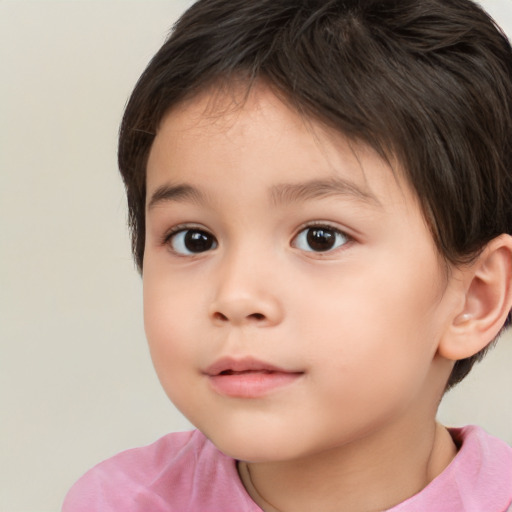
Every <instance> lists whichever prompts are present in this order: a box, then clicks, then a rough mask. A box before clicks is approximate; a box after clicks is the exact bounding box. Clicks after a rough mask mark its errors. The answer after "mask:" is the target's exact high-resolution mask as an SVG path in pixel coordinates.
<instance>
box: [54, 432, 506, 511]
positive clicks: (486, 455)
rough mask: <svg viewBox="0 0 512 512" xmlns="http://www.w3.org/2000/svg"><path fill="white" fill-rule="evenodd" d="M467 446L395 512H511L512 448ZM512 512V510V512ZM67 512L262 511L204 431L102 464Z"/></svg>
mask: <svg viewBox="0 0 512 512" xmlns="http://www.w3.org/2000/svg"><path fill="white" fill-rule="evenodd" d="M451 434H452V436H453V438H454V440H455V441H456V443H457V444H461V448H460V450H459V452H458V454H457V456H456V457H455V458H454V459H453V461H452V462H451V463H450V465H449V466H448V467H447V468H446V469H445V471H443V473H442V474H441V475H439V476H438V477H437V478H436V479H435V480H433V481H432V482H431V483H430V484H429V485H428V486H427V487H426V488H425V489H423V490H422V491H421V492H419V493H418V494H416V495H415V496H413V497H412V498H409V499H408V500H406V501H404V502H403V503H401V504H400V505H397V506H395V507H393V508H392V509H389V512H505V511H507V510H508V508H509V507H511V506H512V505H511V504H512V448H511V447H509V446H508V445H507V444H506V443H504V442H503V441H500V440H499V439H496V438H495V437H492V436H490V435H488V434H487V433H485V432H484V431H483V430H482V429H481V428H479V427H474V426H469V427H464V428H461V429H451ZM510 510H511V511H512V508H511V509H510ZM62 511H63V512H261V509H260V508H259V507H258V506H257V505H256V504H255V503H254V502H253V501H252V499H251V498H250V497H249V495H248V494H247V492H246V490H245V488H244V486H243V485H242V483H241V481H240V478H239V476H238V473H237V469H236V461H235V460H233V459H232V458H230V457H227V456H226V455H224V454H223V453H221V452H220V451H219V450H218V449H217V448H216V447H215V446H214V445H213V444H212V443H211V442H210V441H208V440H207V439H206V437H205V436H204V435H203V434H201V432H199V431H197V430H194V431H191V432H180V433H175V434H168V435H167V436H165V437H163V438H161V439H159V440H158V441H156V442H155V443H153V444H151V445H149V446H146V447H143V448H136V449H133V450H128V451H125V452H122V453H120V454H119V455H116V456H115V457H112V458H111V459H108V460H106V461H105V462H102V463H101V464H98V465H97V466H96V467H94V468H93V469H91V470H90V471H89V472H88V473H86V474H85V475H84V476H83V477H82V478H81V479H80V480H79V481H78V482H77V483H76V484H75V485H74V486H73V487H72V488H71V490H70V492H69V493H68V495H67V496H66V499H65V501H64V505H63V509H62Z"/></svg>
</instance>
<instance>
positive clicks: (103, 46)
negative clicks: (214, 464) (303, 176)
mask: <svg viewBox="0 0 512 512" xmlns="http://www.w3.org/2000/svg"><path fill="white" fill-rule="evenodd" d="M188 4H189V2H187V1H184V0H169V1H150V0H144V1H141V0H138V1H128V0H124V1H110V0H104V1H92V0H90V1H80V0H66V1H65V0H62V1H45V0H39V1H27V0H19V1H15V0H3V1H2V0H0V38H1V40H0V52H1V53H0V64H1V67H0V72H1V80H0V105H1V109H0V110H1V114H0V144H1V150H0V169H1V171H0V172H1V181H0V222H1V226H0V251H1V252H0V257H1V262H2V264H1V266H0V301H1V302H0V342H1V357H0V406H1V416H0V511H1V512H35V511H38V512H50V511H52V512H56V511H57V510H59V508H60V504H61V501H62V498H63V495H64V494H65V491H66V490H67V489H68V487H69V486H70V485H71V484H72V482H73V481H75V480H76V479H77V478H78V477H79V476H80V475H81V474H82V473H83V472H84V471H85V470H86V469H88V468H89V467H90V466H92V465H93V464H95V463H96V462H98V461H100V460H102V459H104V458H106V457H108V456H110V455H112V454H114V453H116V452H117V451H119V450H122V449H125V448H128V447H131V446H135V445H141V444H145V443H149V442H151V441H152V440H154V439H156V438H157V437H159V436H161V435H163V434H165V433H167V432H169V431H172V430H179V429H185V428H188V427H189V425H188V423H187V422H186V420H184V419H183V418H182V417H181V416H180V415H179V413H177V412H176V411H175V410H174V409H173V407H172V406H171V405H170V404H169V403H168V401H167V399H166V398H165V396H164V393H163V391H161V390H160V387H159V384H158V382H157V379H156V377H155V376H154V374H153V369H152V367H151V362H150V359H149V356H148V353H147V350H146V346H145V341H144V333H143V327H142V315H141V283H140V280H139V277H138V275H137V274H136V272H135V270H134V266H133V263H132V261H131V257H130V249H129V242H128V237H127V231H126V229H125V218H126V213H125V199H124V194H123V188H122V185H121V181H120V179H119V178H118V175H117V170H116V136H117V129H118V124H119V120H120V116H121V113H122V110H123V106H124V103H125V101H126V99H127V97H128V95H129V93H130V90H131V88H132V87H133V85H134V83H135V80H136V79H137V77H138V76H139V74H140V73H141V72H142V70H143V68H144V66H145V65H146V63H147V61H148V60H149V58H150V57H151V56H152V54H153V53H154V52H155V51H156V50H157V49H158V47H159V46H160V45H161V43H162V42H163V40H164V38H165V35H166V33H167V31H168V29H169V28H170V26H171V25H172V22H173V21H174V20H175V18H176V17H177V16H178V14H179V13H180V12H182V10H183V9H184V8H185V6H186V5H188ZM483 4H484V5H485V6H486V7H487V8H488V9H489V10H490V11H491V13H493V14H494V15H495V17H496V19H497V20H498V21H499V23H500V24H501V25H502V26H503V27H504V28H505V29H506V30H507V31H508V33H509V34H512V0H494V1H493V0H488V1H485V2H483ZM511 367H512V337H511V336H510V335H508V336H507V337H505V338H503V339H502V340H501V343H500V345H499V346H498V348H497V349H496V350H495V351H494V352H493V353H492V354H491V355H490V356H489V357H488V359H487V360H486V361H485V362H484V363H483V364H482V365H481V366H480V367H479V368H477V369H476V371H475V372H474V373H473V375H472V377H471V378H470V379H469V380H468V381H467V382H465V383H464V384H463V385H462V386H461V387H460V388H459V389H457V390H456V391H454V392H452V393H451V394H450V395H448V396H447V397H446V401H445V402H444V404H443V406H442V410H441V418H442V419H443V420H444V421H445V422H447V423H449V424H465V423H478V424H481V425H482V426H484V427H485V428H487V429H488V430H489V431H490V432H492V433H495V434H496V435H498V436H500V437H502V438H504V439H506V440H507V441H508V442H509V443H512V401H511V398H510V390H511V389H512V371H511Z"/></svg>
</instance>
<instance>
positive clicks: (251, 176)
mask: <svg viewBox="0 0 512 512" xmlns="http://www.w3.org/2000/svg"><path fill="white" fill-rule="evenodd" d="M269 167H271V172H267V171H268V168H269ZM234 168H236V169H237V170H238V172H235V173H233V172H232V171H233V170H234ZM228 171H230V172H228ZM234 174H236V176H235V178H236V180H237V181H242V180H252V181H253V182H254V181H256V182H258V184H263V182H264V181H265V180H266V181H267V183H266V184H267V186H268V187H269V188H272V192H273V196H274V198H275V197H276V196H278V195H279V194H281V193H284V194H286V193H287V192H288V191H290V190H292V189H291V188H290V187H287V185H294V184H299V183H303V182H305V181H308V182H309V181H312V180H317V181H318V180H320V181H321V183H323V184H326V183H328V182H331V183H332V182H338V184H339V182H340V181H342V182H343V186H344V188H345V191H346V192H352V193H353V194H352V195H353V196H354V197H357V196H358V197H359V199H362V200H366V201H367V202H368V203H373V204H374V205H379V204H380V202H381V201H380V199H379V197H378V196H380V197H386V198H390V197H395V196H396V197H398V196H401V200H402V199H404V198H405V199H406V198H407V197H405V196H408V199H409V202H411V201H412V203H414V206H416V200H415V197H414V194H413V193H412V192H411V190H410V188H409V187H408V186H407V184H406V183H405V180H404V179H403V177H402V172H401V170H400V166H399V165H398V164H397V163H396V162H392V163H390V162H388V161H384V160H383V159H382V158H381V157H380V156H379V155H378V154H377V153H376V152H375V151H374V150H373V149H372V148H370V147H369V146H368V145H366V144H363V143H361V142H358V141H354V140H351V139H349V138H348V137H346V136H345V135H344V134H342V133H340V132H339V131H337V130H334V129H333V128H330V127H327V126H326V125H325V124H323V123H321V122H319V121H317V120H314V119H312V118H310V117H307V116H305V115H301V114H299V113H298V112H297V111H296V110H295V109H293V108H291V107H290V106H289V104H288V103H286V102H285V101H284V100H283V99H282V98H280V97H278V96H276V94H274V92H273V91H272V90H271V89H270V87H267V86H265V84H261V83H260V84H259V85H257V86H254V87H251V88H249V89H248V88H247V87H245V86H244V87H242V86H240V87H232V88H230V89H229V90H226V89H221V88H217V87H214V88H210V89H207V90H205V91H203V92H201V93H200V94H198V95H196V96H194V97H191V98H188V99H187V100H185V101H182V102H181V103H179V104H178V105H176V106H174V107H173V108H172V109H171V110H170V111H169V112H168V113H167V114H166V115H165V116H164V118H163V119H162V122H161V123H160V126H159V129H158V131H157V135H156V138H155V141H154V143H153V146H152V148H151V152H150V156H149V160H148V202H150V201H151V197H152V193H153V194H154V193H155V188H156V187H158V186H160V185H161V184H162V182H164V181H165V180H168V181H169V180H172V181H175V182H182V181H186V182H195V183H196V184H197V183H200V184H201V186H202V187H203V188H208V182H207V181H208V178H214V179H215V180H216V181H219V180H220V181H222V180H223V179H229V178H232V177H233V175H234ZM322 186H323V185H322V184H320V188H322ZM318 188H319V187H318V186H317V189H318ZM338 188H339V187H338ZM404 194H405V196H404Z"/></svg>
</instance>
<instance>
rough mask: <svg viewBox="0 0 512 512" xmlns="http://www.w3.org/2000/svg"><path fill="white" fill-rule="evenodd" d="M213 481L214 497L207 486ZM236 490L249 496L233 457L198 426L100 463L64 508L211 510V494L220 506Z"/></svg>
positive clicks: (68, 511)
mask: <svg viewBox="0 0 512 512" xmlns="http://www.w3.org/2000/svg"><path fill="white" fill-rule="evenodd" d="M212 482H214V483H215V485H214V489H215V496H211V491H208V489H209V488H210V484H212ZM237 493H238V494H239V497H240V499H242V500H244V499H246V498H247V496H246V494H245V489H243V487H242V486H241V483H240V481H239V478H238V474H237V471H236V463H235V461H234V460H233V459H231V458H229V457H227V456H225V455H224V454H222V453H221V452H220V451H219V450H218V449H217V448H216V447H215V446H214V445H213V444H212V443H211V442H210V441H208V439H207V438H206V437H205V436H204V435H203V434H201V433H200V432H199V431H197V430H194V431H190V432H179V433H173V434H168V435H166V436H164V437H162V438H161V439H159V440H158V441H156V442H154V443H152V444H150V445H148V446H144V447H141V448H135V449H131V450H127V451H124V452H121V453H120V454H118V455H115V456H114V457H112V458H110V459H108V460H106V461H104V462H102V463H100V464H98V465H97V466H95V467H94V468H92V469H91V470H90V471H88V472H87V473H86V474H85V475H84V476H83V477H82V478H81V479H80V480H78V482H77V483H76V484H75V485H74V486H73V487H72V488H71V490H70V491H69V493H68V495H67V496H66V498H65V500H64V505H63V509H62V511H63V512H85V511H87V512H96V511H98V512H99V511H101V512H121V511H122V512H143V511H147V510H151V511H152V512H170V511H180V512H184V511H187V510H207V508H204V507H207V506H208V505H206V502H207V501H208V499H210V500H213V499H215V500H216V502H217V503H218V504H219V505H220V506H222V500H223V499H225V498H227V497H229V499H231V498H232V497H233V496H236V494H237ZM242 510H243V508H242ZM248 510H249V509H248Z"/></svg>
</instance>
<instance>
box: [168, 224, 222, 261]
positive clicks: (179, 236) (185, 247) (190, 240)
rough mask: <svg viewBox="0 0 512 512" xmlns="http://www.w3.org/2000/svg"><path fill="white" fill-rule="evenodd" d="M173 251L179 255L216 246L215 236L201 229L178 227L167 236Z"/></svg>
mask: <svg viewBox="0 0 512 512" xmlns="http://www.w3.org/2000/svg"><path fill="white" fill-rule="evenodd" d="M167 243H168V244H169V245H170V246H171V249H172V251H173V252H175V253H177V254H181V255H190V254H198V253H201V252H206V251H210V250H212V249H215V248H217V240H215V237H214V236H213V235H212V234H210V233H208V232H207V231H203V230H202V229H193V228H190V229H180V230H179V231H176V232H174V233H171V235H170V236H168V237H167Z"/></svg>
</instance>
